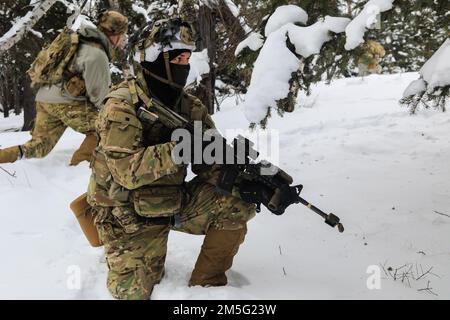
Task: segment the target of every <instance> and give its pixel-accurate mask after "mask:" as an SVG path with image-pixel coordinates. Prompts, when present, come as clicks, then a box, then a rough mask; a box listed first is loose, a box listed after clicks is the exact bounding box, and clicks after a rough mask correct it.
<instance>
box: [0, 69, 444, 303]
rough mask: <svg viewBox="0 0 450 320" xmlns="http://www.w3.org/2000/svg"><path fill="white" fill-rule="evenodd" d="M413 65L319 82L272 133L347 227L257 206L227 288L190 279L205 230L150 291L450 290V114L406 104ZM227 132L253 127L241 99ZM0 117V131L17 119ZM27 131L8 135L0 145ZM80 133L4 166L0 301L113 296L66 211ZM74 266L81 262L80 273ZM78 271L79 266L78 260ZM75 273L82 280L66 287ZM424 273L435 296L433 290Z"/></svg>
mask: <svg viewBox="0 0 450 320" xmlns="http://www.w3.org/2000/svg"><path fill="white" fill-rule="evenodd" d="M417 77H418V75H417V73H410V74H403V75H391V76H377V75H373V76H370V77H368V78H365V79H361V78H353V79H342V80H338V81H336V82H334V83H333V84H332V85H331V86H325V85H322V84H321V85H319V86H318V87H317V88H315V90H314V95H313V98H310V99H309V100H308V101H303V100H302V101H300V103H301V104H302V105H303V106H307V107H301V108H298V109H297V110H296V111H295V112H294V113H293V114H287V115H286V116H285V117H284V118H279V117H278V116H277V117H273V118H272V119H271V120H270V122H269V127H270V128H271V129H278V130H279V131H280V137H281V144H280V148H281V159H280V164H281V166H282V168H284V169H285V170H286V171H288V172H289V173H291V174H292V175H293V176H294V178H295V182H296V183H302V184H304V186H305V189H304V192H303V196H304V197H305V198H306V199H308V200H310V201H311V202H313V203H315V204H316V205H318V206H319V207H321V208H322V209H323V210H325V211H333V212H334V213H335V214H337V215H339V216H340V217H341V218H342V220H343V223H344V225H345V227H346V232H345V233H344V234H339V233H338V232H337V231H336V230H333V229H331V228H329V227H328V226H326V225H325V224H324V223H323V222H322V221H321V219H320V218H319V217H318V216H316V215H315V214H313V213H312V212H310V211H309V210H308V209H306V208H305V207H303V206H301V205H298V206H292V207H290V208H289V209H288V211H287V213H286V214H285V215H284V216H281V217H277V216H273V215H270V214H269V213H268V212H267V211H263V212H262V213H260V214H259V215H258V216H257V217H256V218H255V219H254V220H252V221H251V222H250V223H249V233H248V235H247V239H246V242H245V243H244V244H243V246H242V247H241V250H240V252H239V254H238V256H237V258H236V259H235V263H234V266H233V268H232V270H231V271H230V272H229V273H228V276H229V282H230V283H229V286H227V287H223V288H209V289H204V288H187V286H186V284H187V281H188V279H189V276H190V271H191V269H192V267H193V265H194V263H195V259H196V257H197V254H198V252H199V249H200V246H201V242H202V237H198V236H191V235H184V234H180V233H176V232H173V233H171V235H170V241H169V252H168V258H167V264H166V269H167V272H166V276H165V278H164V279H163V281H162V283H161V284H160V285H158V286H157V287H156V288H155V291H154V293H153V296H152V298H153V299H247V298H248V299H328V298H330V299H350V298H354V299H449V298H450V241H449V240H450V217H447V216H445V215H440V214H438V213H436V212H435V211H437V212H440V213H443V214H450V197H449V193H450V179H449V177H450V167H449V158H450V134H449V133H450V132H449V131H450V115H449V113H441V112H437V111H432V110H427V111H421V112H419V113H418V114H417V115H415V116H410V115H409V113H408V110H407V109H405V108H401V107H399V105H398V100H399V99H400V98H401V97H402V93H403V91H404V89H405V88H406V86H407V85H408V84H409V83H410V82H411V81H412V80H414V79H416V78H417ZM214 119H215V121H216V123H217V125H218V127H219V128H221V129H226V128H240V129H242V128H246V127H247V125H248V121H247V120H246V118H245V116H244V114H243V112H242V110H241V108H240V107H235V99H233V98H230V99H227V100H226V101H225V102H224V104H223V105H222V108H221V111H220V112H219V113H217V114H216V115H215V116H214ZM10 121H11V120H8V119H3V118H1V119H0V130H2V131H4V130H5V129H7V128H10V127H20V124H18V123H17V121H16V120H14V119H13V121H12V122H13V123H10ZM28 138H29V134H28V133H19V132H3V133H1V134H0V147H5V146H10V145H12V144H15V143H23V142H25V141H26V140H27V139H28ZM82 139H83V137H82V136H81V135H79V134H77V133H75V132H73V131H70V130H69V131H67V132H66V133H65V134H64V136H63V138H62V139H61V141H60V142H59V143H58V145H57V146H56V148H55V150H54V151H53V152H52V153H51V155H49V156H48V157H47V158H46V159H43V160H25V161H20V162H17V163H15V164H11V165H2V167H3V168H4V169H6V170H8V171H10V172H15V173H16V176H17V178H12V177H10V176H8V175H7V174H6V173H4V172H3V171H0V202H1V203H2V210H1V219H2V223H1V224H0V251H1V252H2V263H1V264H0V275H1V276H0V299H9V298H24V299H110V296H109V294H108V292H107V290H106V288H105V281H106V270H107V267H106V264H105V263H104V261H103V258H102V249H93V248H90V247H89V245H88V244H87V241H86V240H85V239H84V238H83V235H82V234H81V231H80V230H79V228H78V226H77V223H76V221H75V219H74V217H73V216H72V214H71V212H70V211H69V209H68V204H69V203H70V201H71V200H72V199H74V198H75V197H76V196H78V195H79V194H81V193H82V192H84V190H85V189H86V183H87V180H88V177H89V168H88V165H87V164H83V165H81V166H79V167H77V168H72V167H69V166H68V162H69V160H70V157H71V154H72V153H73V151H74V150H75V149H76V147H77V146H78V145H79V144H80V143H81V141H82ZM380 264H384V265H385V267H386V269H387V268H388V267H389V266H391V267H392V268H393V269H395V268H398V267H401V266H403V265H405V264H408V265H409V264H411V265H413V266H414V269H415V266H416V264H417V266H418V268H419V269H420V267H422V268H423V269H424V271H426V270H428V269H429V268H431V267H433V269H432V272H433V273H434V274H436V275H437V276H439V277H437V276H435V275H427V276H424V277H423V278H422V279H420V280H419V281H413V280H411V283H410V285H411V288H410V287H409V285H408V284H407V283H402V282H401V279H397V281H394V280H393V279H388V277H386V275H385V274H384V272H382V277H383V279H382V280H381V290H369V289H368V288H367V286H366V281H367V279H368V277H369V276H370V275H369V274H367V273H366V271H367V268H368V267H369V266H371V265H380ZM74 266H75V269H74ZM77 268H79V269H77ZM74 270H79V271H80V272H81V281H82V282H81V284H82V286H81V289H79V290H78V289H75V290H71V289H70V286H69V287H68V285H67V284H68V282H69V284H70V283H71V279H72V277H71V276H73V275H74V273H73V272H74ZM428 281H430V286H431V287H432V288H433V290H432V291H433V292H435V293H436V294H438V296H434V295H432V294H430V293H427V292H425V291H418V290H419V289H422V288H426V287H427V283H428Z"/></svg>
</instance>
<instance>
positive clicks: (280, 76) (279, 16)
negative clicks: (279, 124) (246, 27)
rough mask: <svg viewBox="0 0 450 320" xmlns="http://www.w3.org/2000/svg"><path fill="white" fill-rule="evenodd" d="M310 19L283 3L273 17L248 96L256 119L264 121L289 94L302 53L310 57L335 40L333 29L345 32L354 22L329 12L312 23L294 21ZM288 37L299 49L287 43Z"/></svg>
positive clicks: (247, 108) (248, 106) (248, 109)
mask: <svg viewBox="0 0 450 320" xmlns="http://www.w3.org/2000/svg"><path fill="white" fill-rule="evenodd" d="M307 20H308V15H307V13H306V12H305V11H304V10H303V9H301V8H300V7H297V6H293V5H289V6H282V7H279V8H278V9H277V10H276V11H275V13H274V14H273V15H272V16H271V17H270V19H269V22H268V24H267V27H266V36H267V39H266V41H265V43H264V46H263V48H262V49H261V52H260V54H259V56H258V59H257V60H256V62H255V65H254V70H253V73H252V79H251V82H250V86H249V88H248V92H247V94H246V96H245V102H244V110H245V113H246V116H247V119H248V120H249V121H251V122H252V123H260V122H261V121H262V120H263V119H264V118H265V117H266V115H267V113H268V110H269V109H270V108H271V107H276V106H277V101H279V100H281V99H284V98H286V97H287V96H288V94H289V89H290V84H289V81H290V79H291V77H292V74H293V73H295V72H297V71H298V70H299V68H300V66H301V61H300V59H299V58H298V56H302V57H303V58H307V57H309V56H311V55H313V54H318V53H320V51H321V49H322V46H323V45H324V44H325V43H326V42H328V41H329V40H331V35H330V32H333V33H342V32H344V31H345V28H346V26H347V25H348V23H349V22H350V19H347V18H339V17H330V16H326V17H325V19H322V20H319V21H318V22H316V23H315V24H313V25H311V26H307V27H300V26H297V25H296V24H294V23H295V22H300V23H302V24H305V23H306V21H307ZM283 21H284V22H285V23H284V24H283ZM288 40H289V41H290V43H292V45H293V47H294V49H295V53H294V52H292V51H291V50H293V49H290V48H288V46H287V45H286V42H287V41H288Z"/></svg>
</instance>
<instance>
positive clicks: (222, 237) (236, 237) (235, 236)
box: [189, 228, 247, 287]
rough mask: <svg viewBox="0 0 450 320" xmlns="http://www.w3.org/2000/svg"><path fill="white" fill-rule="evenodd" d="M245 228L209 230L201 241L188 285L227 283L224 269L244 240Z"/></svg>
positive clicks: (207, 285) (229, 266) (206, 285)
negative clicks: (200, 247)
mask: <svg viewBox="0 0 450 320" xmlns="http://www.w3.org/2000/svg"><path fill="white" fill-rule="evenodd" d="M246 233H247V228H243V229H239V230H209V231H208V233H207V234H206V237H205V240H204V241H203V246H202V250H201V251H200V255H199V256H198V259H197V263H196V264H195V268H194V271H193V272H192V275H191V279H190V280H189V286H203V287H209V286H212V287H216V286H224V285H226V284H227V277H226V275H225V271H227V270H228V269H230V268H231V266H232V264H233V258H234V256H235V255H236V253H237V252H238V250H239V246H240V245H241V243H242V242H244V238H245V234H246Z"/></svg>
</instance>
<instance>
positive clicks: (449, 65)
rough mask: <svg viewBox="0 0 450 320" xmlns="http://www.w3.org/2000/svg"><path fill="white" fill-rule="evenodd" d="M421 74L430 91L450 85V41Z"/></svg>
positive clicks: (423, 68)
mask: <svg viewBox="0 0 450 320" xmlns="http://www.w3.org/2000/svg"><path fill="white" fill-rule="evenodd" d="M420 74H421V75H422V78H423V79H424V80H425V81H426V82H427V84H428V89H429V90H430V89H431V90H432V89H434V88H436V87H444V86H448V85H450V39H447V40H446V41H445V42H444V43H443V44H442V46H441V47H440V48H439V50H438V51H436V52H435V54H434V55H433V56H432V57H431V58H430V60H428V61H427V62H426V63H425V64H424V66H423V67H422V69H421V70H420Z"/></svg>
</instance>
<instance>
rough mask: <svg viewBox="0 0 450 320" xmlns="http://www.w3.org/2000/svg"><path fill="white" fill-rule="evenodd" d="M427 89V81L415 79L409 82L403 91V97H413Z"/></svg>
mask: <svg viewBox="0 0 450 320" xmlns="http://www.w3.org/2000/svg"><path fill="white" fill-rule="evenodd" d="M426 90H427V83H426V82H425V81H424V80H423V79H417V80H414V81H413V82H411V83H410V84H409V86H408V87H407V88H406V89H405V92H404V93H403V98H406V97H411V96H414V95H416V94H419V93H422V92H425V91H426Z"/></svg>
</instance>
